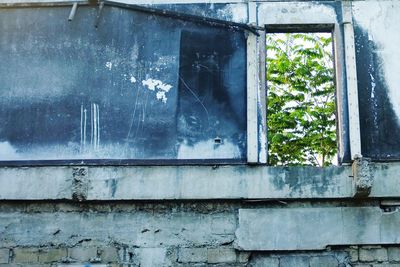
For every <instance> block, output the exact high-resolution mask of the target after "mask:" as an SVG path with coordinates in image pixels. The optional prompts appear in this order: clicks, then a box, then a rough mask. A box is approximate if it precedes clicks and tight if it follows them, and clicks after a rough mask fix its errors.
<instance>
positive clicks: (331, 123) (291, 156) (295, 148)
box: [266, 33, 337, 166]
mask: <svg viewBox="0 0 400 267" xmlns="http://www.w3.org/2000/svg"><path fill="white" fill-rule="evenodd" d="M331 45H332V38H331V37H330V36H328V35H327V34H318V33H295V34H268V35H267V44H266V49H267V72H266V79H267V85H268V98H267V101H268V102H267V107H268V112H267V114H268V115H267V119H268V140H269V151H268V154H269V157H268V162H269V164H270V165H314V166H327V165H330V164H331V162H332V160H333V157H334V156H335V155H336V152H337V145H336V127H335V125H336V122H335V87H334V82H333V77H334V70H333V58H332V46H331Z"/></svg>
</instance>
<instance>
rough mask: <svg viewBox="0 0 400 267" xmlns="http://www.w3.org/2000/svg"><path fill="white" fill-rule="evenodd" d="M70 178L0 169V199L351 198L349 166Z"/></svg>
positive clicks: (56, 172)
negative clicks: (76, 197)
mask: <svg viewBox="0 0 400 267" xmlns="http://www.w3.org/2000/svg"><path fill="white" fill-rule="evenodd" d="M76 173H77V169H76V168H73V167H29V168H18V167H13V168H0V199H6V200H13V199H18V200H29V199H72V196H73V195H74V196H76V195H79V199H80V200H85V199H86V200H163V199H171V200H172V199H285V198H349V197H352V196H353V187H352V177H351V167H349V166H346V167H330V168H314V167H288V168H283V167H281V168H280V167H266V166H247V165H241V166H219V167H213V166H136V167H110V166H108V167H85V168H84V175H83V176H82V177H81V176H79V181H78V182H77V180H76V179H77V176H76ZM393 178H395V177H393ZM80 187H82V188H80ZM381 193H382V192H381ZM74 199H75V197H74Z"/></svg>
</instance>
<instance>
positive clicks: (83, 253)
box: [68, 247, 97, 262]
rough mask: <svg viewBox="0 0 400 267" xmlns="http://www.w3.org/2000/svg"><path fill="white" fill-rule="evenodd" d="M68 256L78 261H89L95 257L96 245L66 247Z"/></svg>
mask: <svg viewBox="0 0 400 267" xmlns="http://www.w3.org/2000/svg"><path fill="white" fill-rule="evenodd" d="M68 257H70V258H72V259H74V260H77V261H79V262H90V261H92V260H93V259H96V258H97V248H96V247H73V248H68Z"/></svg>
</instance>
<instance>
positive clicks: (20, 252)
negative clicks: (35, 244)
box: [13, 248, 39, 263]
mask: <svg viewBox="0 0 400 267" xmlns="http://www.w3.org/2000/svg"><path fill="white" fill-rule="evenodd" d="M13 254H14V257H13V262H15V263H36V262H38V261H39V250H38V249H37V248H14V249H13Z"/></svg>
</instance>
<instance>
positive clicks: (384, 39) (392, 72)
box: [353, 1, 400, 125]
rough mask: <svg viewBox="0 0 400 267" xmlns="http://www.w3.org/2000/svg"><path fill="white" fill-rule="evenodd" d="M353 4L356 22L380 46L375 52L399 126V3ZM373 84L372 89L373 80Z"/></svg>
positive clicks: (370, 2)
mask: <svg viewBox="0 0 400 267" xmlns="http://www.w3.org/2000/svg"><path fill="white" fill-rule="evenodd" d="M353 7H354V8H353V13H354V19H355V21H356V23H357V24H358V25H359V26H360V27H361V28H363V29H364V30H365V31H366V32H368V38H369V39H370V40H371V41H373V42H374V43H375V44H376V45H377V46H378V48H379V49H378V50H377V51H376V52H377V54H378V55H379V57H380V58H381V59H382V60H383V64H382V69H383V71H384V72H383V73H382V75H383V76H384V77H385V80H386V82H387V84H388V94H389V100H390V102H391V104H392V107H393V110H394V112H395V114H396V116H397V122H398V124H399V125H400V90H399V83H400V78H399V75H398V70H399V69H400V54H399V53H398V44H399V43H400V35H399V34H398V25H399V24H400V17H399V15H398V14H399V12H400V3H399V2H397V1H368V2H354V3H353ZM372 87H373V92H374V91H375V84H374V83H373V84H372Z"/></svg>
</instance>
